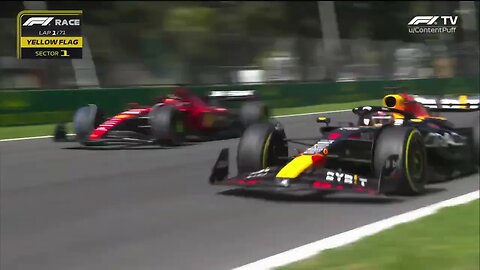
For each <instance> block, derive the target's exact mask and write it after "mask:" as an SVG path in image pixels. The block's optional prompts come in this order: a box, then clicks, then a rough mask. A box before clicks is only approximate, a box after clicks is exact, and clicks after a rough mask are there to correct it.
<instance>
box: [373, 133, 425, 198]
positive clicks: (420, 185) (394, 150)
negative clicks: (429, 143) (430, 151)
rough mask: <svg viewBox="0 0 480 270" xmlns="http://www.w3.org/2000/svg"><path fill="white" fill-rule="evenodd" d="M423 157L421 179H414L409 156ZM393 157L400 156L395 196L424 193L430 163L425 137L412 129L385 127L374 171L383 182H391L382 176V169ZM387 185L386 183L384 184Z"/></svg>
mask: <svg viewBox="0 0 480 270" xmlns="http://www.w3.org/2000/svg"><path fill="white" fill-rule="evenodd" d="M412 151H415V152H416V154H418V155H419V156H421V159H422V160H421V164H422V170H421V171H420V173H419V174H420V177H417V178H414V176H413V171H412V168H409V166H408V165H407V162H408V161H409V155H410V154H413V153H415V152H412ZM391 155H398V158H399V159H398V160H397V167H396V168H395V170H396V173H397V174H398V175H399V181H400V182H399V183H398V184H397V186H396V188H395V191H393V193H395V194H403V195H414V194H420V193H423V192H424V190H425V184H426V181H427V172H428V162H427V155H426V149H425V146H424V144H423V136H422V135H421V134H420V132H419V131H418V130H417V129H415V128H412V127H396V126H389V127H385V128H383V129H382V130H381V131H380V134H379V135H378V137H377V139H376V141H375V149H374V170H375V174H376V176H377V177H382V179H381V181H382V182H383V181H391V179H389V178H388V177H386V176H382V175H381V173H382V169H383V167H384V164H385V161H386V160H387V159H388V158H389V157H390V156H391ZM382 184H385V183H382Z"/></svg>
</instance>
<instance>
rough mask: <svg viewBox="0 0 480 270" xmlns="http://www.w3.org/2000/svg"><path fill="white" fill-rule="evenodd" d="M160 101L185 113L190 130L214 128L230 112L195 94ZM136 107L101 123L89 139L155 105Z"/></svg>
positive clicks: (144, 113)
mask: <svg viewBox="0 0 480 270" xmlns="http://www.w3.org/2000/svg"><path fill="white" fill-rule="evenodd" d="M160 103H163V104H164V105H170V106H175V107H176V108H177V109H178V110H179V111H181V112H184V113H185V126H186V128H187V129H189V130H200V131H205V130H209V129H212V128H213V123H214V120H215V119H216V118H218V117H223V116H227V115H228V114H229V113H230V112H229V110H228V109H226V108H221V107H211V106H209V105H208V104H207V103H205V102H204V101H203V100H202V99H201V98H200V97H198V96H195V95H183V96H182V97H181V98H179V97H167V98H163V99H162V100H161V101H160ZM130 106H133V107H135V108H132V109H129V110H127V111H124V112H121V113H119V114H117V115H116V116H114V117H112V118H110V119H108V120H107V121H105V122H104V123H102V124H101V125H99V126H98V127H97V128H96V129H95V130H93V132H92V133H91V134H90V136H89V140H98V139H101V138H102V137H103V136H104V135H105V134H106V133H107V132H108V131H109V130H112V129H113V128H114V127H115V126H117V125H118V124H120V123H122V122H124V121H126V120H128V119H129V118H132V117H138V116H147V115H148V114H149V113H150V111H151V110H152V109H153V107H143V108H142V107H141V106H138V104H135V103H132V104H130Z"/></svg>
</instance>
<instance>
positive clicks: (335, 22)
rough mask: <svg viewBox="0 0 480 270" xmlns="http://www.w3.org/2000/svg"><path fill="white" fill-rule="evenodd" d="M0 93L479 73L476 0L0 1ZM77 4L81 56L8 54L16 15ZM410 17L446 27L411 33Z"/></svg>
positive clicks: (13, 41) (13, 39) (13, 43)
mask: <svg viewBox="0 0 480 270" xmlns="http://www.w3.org/2000/svg"><path fill="white" fill-rule="evenodd" d="M0 5H1V9H0V25H1V28H2V29H1V30H2V31H0V41H1V42H0V90H1V89H4V90H5V89H8V90H12V89H66V88H91V87H127V86H148V85H171V84H177V83H185V84H194V85H221V84H249V83H255V84H259V83H260V84H263V83H272V82H297V81H302V82H321V81H330V82H332V81H337V82H344V81H365V80H405V79H425V78H451V77H471V76H478V75H479V43H478V39H479V34H478V29H479V14H478V13H479V2H478V1H475V2H474V1H444V2H434V1H428V2H422V1H412V2H403V1H398V2H397V1H388V2H379V1H355V2H350V1H341V2H340V1H324V2H313V1H312V2H302V1H294V2H250V1H249V2H241V1H217V2H213V1H198V2H197V1H178V2H175V1H172V2H153V1H152V2H142V1H135V2H133V1H117V2H113V1H95V2H88V1H2V3H1V4H0ZM25 9H52V10H54V9H81V10H83V12H84V15H83V36H84V40H85V41H84V44H85V45H84V59H81V60H18V59H16V55H15V51H16V47H15V46H16V32H15V29H16V15H17V13H18V12H19V11H21V10H25ZM417 15H453V16H459V20H458V21H459V23H458V24H457V29H456V33H455V34H448V33H444V34H411V33H409V32H408V28H407V23H408V22H409V21H410V20H411V19H412V18H413V17H414V16H417Z"/></svg>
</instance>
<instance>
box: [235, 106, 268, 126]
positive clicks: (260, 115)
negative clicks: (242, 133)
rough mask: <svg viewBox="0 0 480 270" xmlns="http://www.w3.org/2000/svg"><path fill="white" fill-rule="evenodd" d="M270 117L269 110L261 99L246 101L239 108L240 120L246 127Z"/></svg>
mask: <svg viewBox="0 0 480 270" xmlns="http://www.w3.org/2000/svg"><path fill="white" fill-rule="evenodd" d="M269 117H270V112H269V110H268V108H267V107H266V106H265V104H264V103H263V102H261V101H248V102H245V103H243V104H242V107H241V109H240V121H241V123H242V126H243V127H244V128H245V129H246V128H248V127H249V126H251V125H254V124H257V123H263V122H265V119H268V118H269Z"/></svg>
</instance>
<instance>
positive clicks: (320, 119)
mask: <svg viewBox="0 0 480 270" xmlns="http://www.w3.org/2000/svg"><path fill="white" fill-rule="evenodd" d="M317 123H325V124H327V126H328V124H330V118H328V117H324V116H319V117H318V118H317Z"/></svg>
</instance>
